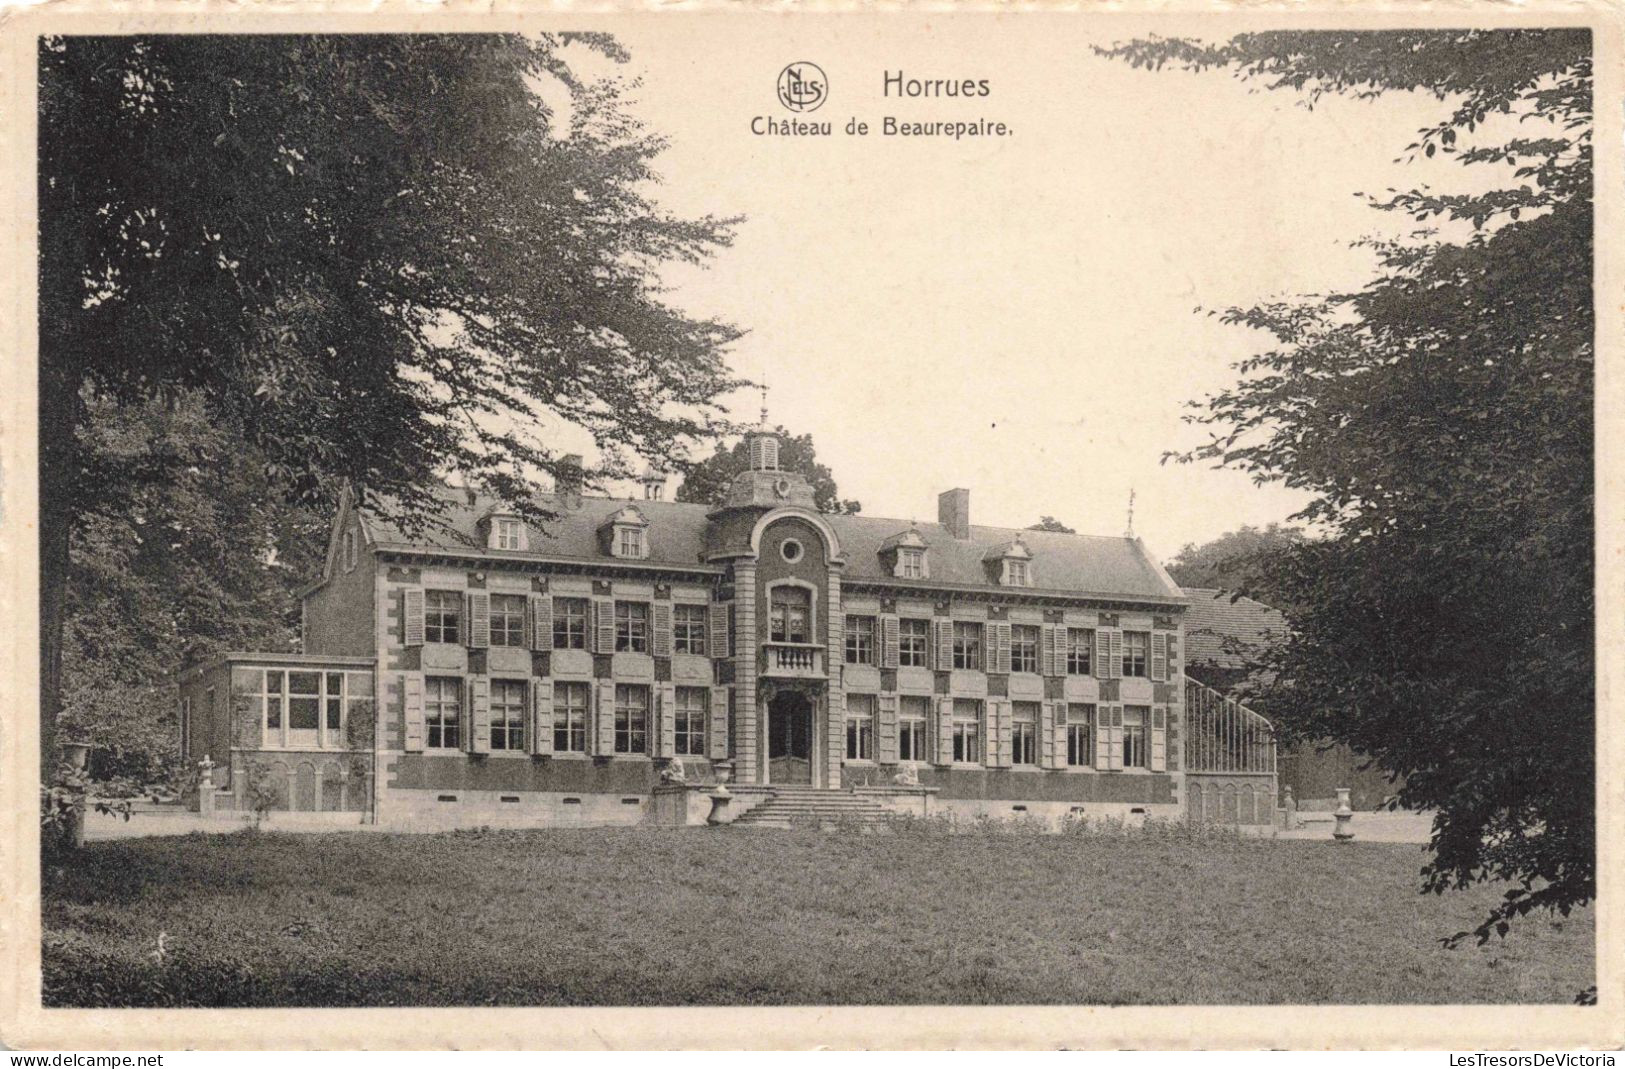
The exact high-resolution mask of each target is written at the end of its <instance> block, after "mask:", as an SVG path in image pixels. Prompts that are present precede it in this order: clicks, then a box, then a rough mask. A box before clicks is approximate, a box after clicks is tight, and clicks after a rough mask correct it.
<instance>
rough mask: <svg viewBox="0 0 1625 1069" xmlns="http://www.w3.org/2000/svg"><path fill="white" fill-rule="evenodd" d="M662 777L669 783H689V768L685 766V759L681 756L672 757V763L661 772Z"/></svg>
mask: <svg viewBox="0 0 1625 1069" xmlns="http://www.w3.org/2000/svg"><path fill="white" fill-rule="evenodd" d="M660 778H661V779H662V780H664V781H665V782H667V783H687V782H688V769H687V768H686V767H684V765H683V759H682V758H681V757H674V758H672V759H671V764H669V765H667V766H666V767H665V769H664V770H663V771H662V772H661V773H660Z"/></svg>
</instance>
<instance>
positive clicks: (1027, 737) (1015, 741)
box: [1010, 702, 1038, 765]
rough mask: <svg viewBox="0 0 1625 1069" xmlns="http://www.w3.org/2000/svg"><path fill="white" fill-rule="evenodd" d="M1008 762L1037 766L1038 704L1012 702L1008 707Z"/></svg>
mask: <svg viewBox="0 0 1625 1069" xmlns="http://www.w3.org/2000/svg"><path fill="white" fill-rule="evenodd" d="M1010 762H1011V763H1012V764H1016V765H1036V764H1038V703H1037V702H1014V703H1012V704H1011V706H1010Z"/></svg>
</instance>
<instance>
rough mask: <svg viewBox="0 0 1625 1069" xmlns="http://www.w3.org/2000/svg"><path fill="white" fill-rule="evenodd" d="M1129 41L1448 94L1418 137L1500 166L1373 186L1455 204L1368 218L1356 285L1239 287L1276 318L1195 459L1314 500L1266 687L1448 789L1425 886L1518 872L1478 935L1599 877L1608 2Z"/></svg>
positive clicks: (1582, 893)
mask: <svg viewBox="0 0 1625 1069" xmlns="http://www.w3.org/2000/svg"><path fill="white" fill-rule="evenodd" d="M1109 54H1111V55H1114V56H1117V57H1120V58H1124V59H1127V60H1129V61H1131V62H1133V63H1135V64H1137V65H1140V66H1151V67H1157V66H1162V65H1164V64H1168V63H1172V64H1175V65H1177V66H1183V67H1187V68H1194V69H1207V68H1223V69H1228V70H1229V71H1231V72H1232V73H1234V74H1235V75H1237V76H1239V77H1242V78H1245V79H1249V80H1253V81H1257V82H1261V83H1263V84H1264V85H1265V86H1267V87H1269V88H1271V89H1279V90H1284V91H1288V92H1294V93H1298V94H1302V95H1304V96H1306V97H1307V98H1308V99H1309V100H1311V101H1312V100H1313V99H1314V98H1316V97H1317V96H1319V95H1320V94H1324V93H1350V94H1355V95H1358V96H1362V97H1371V96H1376V95H1379V94H1382V93H1388V92H1392V91H1407V92H1415V93H1421V94H1429V95H1431V96H1432V97H1434V98H1436V99H1437V100H1439V101H1440V112H1439V118H1438V121H1437V122H1436V123H1434V124H1432V125H1430V126H1429V127H1427V128H1426V129H1424V130H1422V131H1421V132H1420V135H1419V136H1418V137H1417V138H1416V140H1415V141H1414V142H1413V143H1412V144H1411V145H1409V146H1408V147H1407V148H1406V149H1405V150H1404V151H1405V152H1408V153H1409V154H1410V155H1411V156H1415V155H1417V154H1421V155H1424V156H1430V157H1431V156H1435V155H1436V154H1443V155H1446V156H1452V157H1454V158H1456V159H1458V160H1459V161H1460V162H1461V163H1463V164H1467V165H1470V166H1473V167H1474V168H1475V169H1476V170H1477V171H1479V172H1483V175H1482V177H1484V178H1488V179H1490V181H1487V182H1482V183H1481V184H1480V185H1479V187H1478V188H1479V190H1480V191H1478V192H1460V193H1453V192H1445V191H1439V190H1435V189H1429V188H1425V187H1423V188H1417V189H1411V190H1399V191H1391V192H1390V193H1388V194H1386V195H1384V196H1380V197H1373V198H1370V200H1371V203H1372V205H1373V206H1374V207H1375V208H1376V209H1378V210H1382V211H1387V212H1394V213H1399V214H1403V215H1408V216H1411V217H1412V218H1413V219H1414V220H1416V221H1417V222H1423V221H1428V222H1429V223H1430V224H1431V225H1437V223H1438V221H1440V220H1445V221H1448V223H1449V224H1450V229H1448V230H1446V231H1444V232H1442V233H1441V232H1428V231H1422V232H1420V233H1418V234H1417V235H1416V236H1414V237H1413V238H1411V239H1407V240H1404V241H1400V242H1393V243H1379V244H1377V245H1376V251H1377V253H1378V254H1379V257H1380V271H1379V273H1378V275H1377V277H1375V278H1373V279H1372V280H1371V281H1370V282H1369V283H1368V284H1367V285H1366V286H1365V287H1364V288H1363V289H1361V290H1359V291H1358V292H1353V293H1345V294H1334V295H1332V296H1329V297H1305V298H1303V299H1300V300H1288V301H1276V302H1271V303H1266V304H1261V305H1258V306H1255V307H1250V308H1234V309H1231V310H1230V311H1229V312H1228V313H1227V314H1226V316H1225V318H1226V319H1227V320H1228V321H1229V322H1232V323H1235V324H1237V325H1241V326H1245V327H1249V328H1253V329H1254V330H1257V331H1260V332H1262V335H1263V336H1265V337H1266V338H1267V340H1266V342H1265V343H1264V344H1263V345H1262V346H1261V347H1260V351H1259V353H1258V354H1257V355H1256V356H1254V357H1252V358H1249V359H1247V360H1245V361H1243V362H1242V363H1241V364H1240V365H1239V366H1238V371H1239V373H1240V376H1239V381H1238V382H1237V383H1236V385H1234V386H1232V387H1231V388H1229V389H1227V390H1224V391H1222V392H1220V393H1218V394H1216V395H1214V396H1212V397H1209V398H1207V399H1206V400H1205V402H1203V403H1201V405H1200V406H1199V407H1198V408H1197V410H1196V414H1195V419H1196V420H1197V422H1198V423H1200V424H1203V425H1206V426H1207V427H1209V428H1210V429H1211V430H1212V437H1211V440H1210V441H1208V442H1207V443H1206V444H1205V445H1203V446H1202V447H1200V448H1198V449H1196V450H1195V451H1194V452H1193V453H1192V454H1190V457H1189V459H1197V460H1210V461H1214V462H1217V463H1219V464H1223V465H1228V466H1231V467H1236V468H1240V469H1242V470H1245V471H1248V472H1251V473H1252V474H1253V475H1254V476H1255V477H1256V478H1257V479H1259V480H1276V481H1280V482H1284V483H1285V484H1287V485H1289V486H1293V487H1297V488H1300V489H1304V490H1307V491H1309V492H1311V493H1312V494H1313V495H1314V497H1313V500H1312V502H1311V504H1310V505H1309V506H1308V508H1307V509H1305V510H1304V511H1303V513H1301V514H1300V517H1299V518H1301V519H1303V520H1305V521H1309V522H1312V523H1314V524H1316V525H1318V526H1319V527H1321V528H1324V529H1325V530H1326V531H1327V533H1328V535H1329V537H1327V538H1326V539H1324V540H1320V539H1317V540H1314V541H1308V542H1303V543H1300V544H1298V545H1296V546H1293V547H1291V548H1290V550H1289V552H1286V553H1284V554H1280V555H1277V556H1276V557H1275V558H1274V560H1273V563H1272V564H1271V566H1270V568H1269V577H1268V578H1269V582H1270V583H1272V584H1274V585H1276V587H1277V588H1278V589H1280V590H1281V591H1282V592H1283V593H1284V601H1285V602H1286V607H1287V608H1289V609H1290V610H1291V615H1290V622H1291V625H1292V632H1291V635H1290V636H1289V638H1288V639H1287V641H1286V642H1285V643H1283V644H1282V645H1281V646H1280V647H1279V648H1278V650H1277V651H1276V652H1275V654H1274V658H1273V659H1274V664H1273V665H1272V666H1271V667H1272V668H1273V669H1274V670H1275V672H1276V674H1277V675H1276V678H1277V679H1278V680H1279V688H1278V690H1279V692H1278V693H1276V694H1272V695H1271V696H1270V708H1271V710H1272V712H1273V713H1274V714H1275V716H1276V717H1277V718H1278V720H1279V721H1280V723H1281V725H1282V726H1283V728H1285V729H1286V730H1287V731H1288V732H1289V733H1290V734H1291V735H1295V736H1299V737H1306V738H1331V739H1335V740H1338V741H1341V742H1345V743H1347V744H1349V745H1350V746H1352V747H1353V748H1354V749H1355V750H1357V751H1360V752H1362V753H1366V754H1370V755H1371V756H1372V757H1374V758H1375V759H1376V761H1377V763H1378V765H1379V766H1380V767H1381V768H1383V769H1385V770H1387V771H1391V772H1395V773H1398V774H1399V775H1401V776H1403V777H1404V786H1403V787H1402V788H1401V790H1400V792H1399V799H1400V801H1401V802H1402V803H1403V804H1404V805H1407V806H1411V807H1415V808H1419V809H1430V810H1434V811H1436V813H1437V817H1436V820H1435V823H1434V831H1433V840H1432V847H1433V852H1432V856H1431V858H1430V860H1429V862H1428V864H1427V867H1426V868H1425V869H1424V877H1425V886H1426V887H1427V888H1428V889H1430V890H1434V891H1441V890H1444V889H1446V888H1450V887H1459V886H1465V885H1467V884H1470V883H1473V882H1475V881H1479V880H1484V879H1497V880H1508V881H1513V882H1514V883H1515V884H1516V886H1515V887H1513V888H1512V889H1511V890H1510V891H1508V893H1507V896H1506V898H1505V900H1504V903H1503V904H1502V905H1501V906H1500V907H1499V908H1498V909H1496V910H1495V911H1494V912H1493V913H1492V914H1491V915H1490V916H1489V917H1487V918H1485V920H1484V922H1483V923H1482V924H1481V925H1480V926H1479V927H1478V929H1477V934H1478V935H1479V936H1480V938H1484V937H1487V936H1488V935H1489V934H1491V933H1493V932H1501V933H1504V932H1505V931H1506V928H1507V923H1508V921H1510V920H1511V919H1513V918H1515V917H1517V916H1521V915H1523V914H1525V913H1526V912H1528V911H1530V910H1532V909H1538V908H1542V907H1545V908H1551V909H1556V910H1560V911H1563V912H1567V911H1568V910H1569V909H1571V908H1572V907H1574V906H1576V905H1579V904H1582V903H1585V902H1587V901H1589V900H1590V899H1591V898H1592V896H1593V895H1594V893H1595V886H1596V885H1595V811H1594V803H1593V799H1594V791H1595V780H1594V777H1595V753H1594V739H1595V705H1594V702H1595V694H1594V690H1593V682H1592V680H1593V642H1594V626H1593V610H1594V605H1593V595H1592V589H1593V587H1592V584H1593V577H1592V544H1593V536H1592V373H1593V332H1594V326H1595V323H1594V316H1593V310H1592V287H1591V273H1592V222H1593V221H1592V172H1591V94H1592V83H1591V63H1592V60H1591V36H1590V33H1589V31H1587V30H1583V29H1557V30H1505V31H1488V30H1484V31H1480V30H1440V31H1406V32H1349V33H1343V32H1338V33H1301V32H1280V33H1260V34H1246V35H1242V36H1239V37H1236V38H1234V39H1232V40H1230V41H1228V42H1225V43H1222V44H1203V43H1199V42H1193V41H1182V40H1145V41H1135V42H1132V43H1129V44H1126V45H1122V46H1119V47H1116V48H1113V49H1111V50H1109ZM1327 134H1328V136H1332V135H1333V131H1327ZM1396 147H1397V146H1396ZM1351 192H1352V191H1351ZM1463 231H1464V232H1465V233H1464V234H1463V233H1462V232H1463Z"/></svg>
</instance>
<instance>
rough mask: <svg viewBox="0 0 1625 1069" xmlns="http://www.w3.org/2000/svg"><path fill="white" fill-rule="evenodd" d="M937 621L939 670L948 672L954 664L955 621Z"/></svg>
mask: <svg viewBox="0 0 1625 1069" xmlns="http://www.w3.org/2000/svg"><path fill="white" fill-rule="evenodd" d="M935 623H936V629H935V630H936V639H937V671H939V672H946V671H948V670H949V669H950V668H952V667H953V666H954V622H953V621H952V620H949V619H939V620H937V621H935Z"/></svg>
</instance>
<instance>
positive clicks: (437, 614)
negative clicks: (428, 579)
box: [423, 590, 463, 645]
mask: <svg viewBox="0 0 1625 1069" xmlns="http://www.w3.org/2000/svg"><path fill="white" fill-rule="evenodd" d="M462 625H463V595H462V594H461V593H460V592H459V591H456V590H430V591H426V592H425V593H424V595H423V640H424V641H425V642H449V643H451V644H453V645H456V644H457V643H458V642H460V641H462V638H461V632H462Z"/></svg>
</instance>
